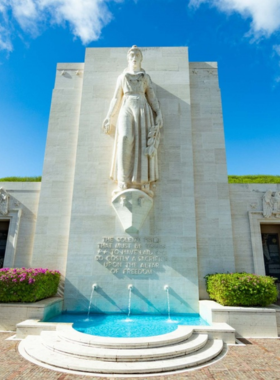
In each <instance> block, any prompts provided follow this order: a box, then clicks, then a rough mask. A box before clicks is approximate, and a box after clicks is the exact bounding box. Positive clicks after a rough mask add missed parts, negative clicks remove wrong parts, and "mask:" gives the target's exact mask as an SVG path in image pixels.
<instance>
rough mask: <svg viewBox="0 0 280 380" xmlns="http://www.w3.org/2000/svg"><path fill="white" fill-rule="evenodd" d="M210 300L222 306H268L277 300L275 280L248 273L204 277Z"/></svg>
mask: <svg viewBox="0 0 280 380" xmlns="http://www.w3.org/2000/svg"><path fill="white" fill-rule="evenodd" d="M205 278H206V283H207V292H208V294H209V296H210V298H211V299H213V300H215V301H217V302H219V303H220V304H222V305H224V306H268V305H270V304H271V303H273V302H275V301H276V300H277V288H276V285H275V280H276V279H275V278H273V277H269V276H257V275H256V274H250V273H227V274H223V273H217V274H209V275H207V276H205Z"/></svg>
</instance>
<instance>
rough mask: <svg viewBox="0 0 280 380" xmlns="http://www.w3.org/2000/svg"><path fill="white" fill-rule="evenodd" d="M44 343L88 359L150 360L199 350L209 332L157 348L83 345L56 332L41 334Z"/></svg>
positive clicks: (48, 346) (52, 348)
mask: <svg viewBox="0 0 280 380" xmlns="http://www.w3.org/2000/svg"><path fill="white" fill-rule="evenodd" d="M41 337H42V339H41V342H42V345H44V346H45V347H47V348H48V349H50V350H52V351H55V352H59V353H64V354H67V355H73V356H76V357H79V358H84V359H88V360H104V361H117V362H124V361H127V362H128V361H134V362H135V361H150V360H163V359H168V358H175V357H179V356H183V355H187V354H189V353H192V352H195V351H198V350H199V349H201V348H202V347H203V346H205V344H206V343H207V339H208V335H207V334H193V335H192V336H191V337H190V338H189V339H188V340H187V341H185V342H183V343H179V344H176V345H171V346H164V347H157V348H140V349H139V348H136V349H117V348H101V347H92V346H81V345H77V344H75V343H71V342H65V341H60V339H59V338H58V337H56V336H55V334H46V333H42V334H41Z"/></svg>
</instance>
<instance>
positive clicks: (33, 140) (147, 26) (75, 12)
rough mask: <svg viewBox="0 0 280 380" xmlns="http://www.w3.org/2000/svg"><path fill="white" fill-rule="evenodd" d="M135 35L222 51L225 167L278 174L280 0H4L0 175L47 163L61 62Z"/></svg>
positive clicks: (31, 171) (218, 56)
mask: <svg viewBox="0 0 280 380" xmlns="http://www.w3.org/2000/svg"><path fill="white" fill-rule="evenodd" d="M133 44H137V45H138V46H188V47H189V55H190V60H191V61H218V66H219V80H220V87H221V91H222V103H223V114H224V125H225V137H226V149H227V163H228V173H229V174H240V175H242V174H274V175H280V0H265V1H264V0H191V1H188V0H172V1H171V0H123V1H120V0H118V1H113V0H111V1H103V0H0V76H1V78H0V131H1V134H0V136H1V145H0V152H1V160H2V165H1V167H0V178H1V177H4V176H12V175H18V176H32V175H41V173H42V167H43V160H44V150H45V143H46V135H47V126H48V116H49V109H50V101H51V94H52V89H53V86H54V78H55V69H56V64H57V62H83V61H84V54H85V47H118V46H131V45H133ZM143 67H145V65H144V62H143Z"/></svg>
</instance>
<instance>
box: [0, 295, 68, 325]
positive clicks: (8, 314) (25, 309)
mask: <svg viewBox="0 0 280 380" xmlns="http://www.w3.org/2000/svg"><path fill="white" fill-rule="evenodd" d="M62 306H63V298H60V297H50V298H46V299H44V300H41V301H38V302H34V303H20V302H17V303H0V330H2V331H3V330H4V331H15V330H16V325H17V324H18V323H20V322H22V321H25V320H27V319H38V320H47V319H49V318H52V317H53V316H55V315H58V314H60V313H61V312H62Z"/></svg>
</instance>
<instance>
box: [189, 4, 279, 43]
mask: <svg viewBox="0 0 280 380" xmlns="http://www.w3.org/2000/svg"><path fill="white" fill-rule="evenodd" d="M202 3H207V4H209V5H210V6H214V7H216V8H218V9H219V10H220V11H223V12H227V13H231V12H238V13H240V14H241V16H242V17H244V18H251V19H252V22H251V32H252V33H253V34H254V35H255V36H256V37H259V36H261V35H264V36H270V35H271V34H272V33H274V32H276V31H277V30H279V29H280V0H190V2H189V5H190V6H192V7H195V8H197V7H199V6H200V5H201V4H202Z"/></svg>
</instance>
